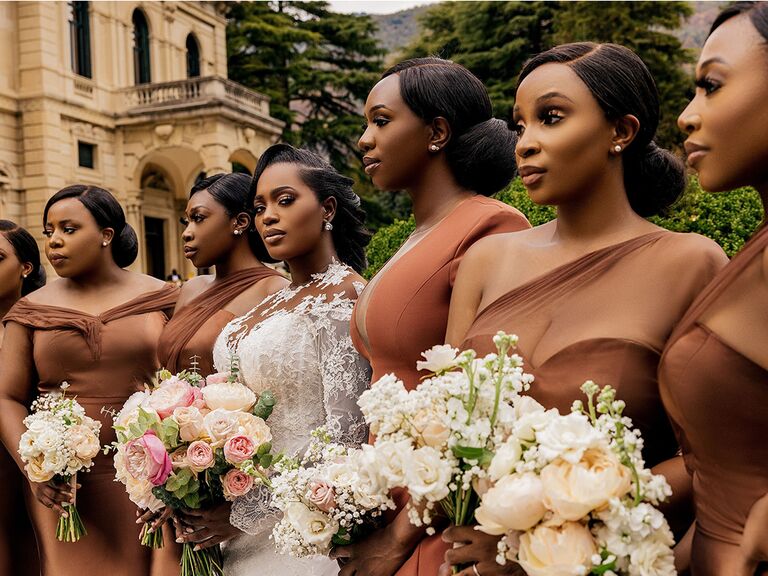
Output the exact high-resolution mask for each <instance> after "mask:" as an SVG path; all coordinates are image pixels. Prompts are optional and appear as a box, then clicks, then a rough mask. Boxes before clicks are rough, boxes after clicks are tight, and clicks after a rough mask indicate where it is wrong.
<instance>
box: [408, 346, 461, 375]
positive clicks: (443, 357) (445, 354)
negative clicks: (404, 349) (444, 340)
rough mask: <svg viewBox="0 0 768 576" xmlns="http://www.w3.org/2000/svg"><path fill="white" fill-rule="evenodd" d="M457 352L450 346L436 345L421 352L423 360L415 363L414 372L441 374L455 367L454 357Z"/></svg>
mask: <svg viewBox="0 0 768 576" xmlns="http://www.w3.org/2000/svg"><path fill="white" fill-rule="evenodd" d="M458 353H459V351H458V350H457V349H456V348H454V347H453V346H451V345H450V344H438V345H437V346H432V348H430V349H429V350H427V351H425V352H422V353H421V355H422V356H423V357H424V360H417V361H416V370H429V371H430V372H442V371H445V370H448V369H450V368H453V367H454V366H455V365H456V355H457V354H458Z"/></svg>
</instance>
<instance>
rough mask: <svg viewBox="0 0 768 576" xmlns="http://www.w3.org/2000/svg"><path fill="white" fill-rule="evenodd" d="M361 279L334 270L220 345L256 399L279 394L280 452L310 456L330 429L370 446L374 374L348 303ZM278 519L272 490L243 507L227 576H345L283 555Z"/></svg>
mask: <svg viewBox="0 0 768 576" xmlns="http://www.w3.org/2000/svg"><path fill="white" fill-rule="evenodd" d="M351 273H352V270H351V269H350V268H348V267H347V266H344V265H343V264H340V263H338V262H334V263H332V264H331V265H330V266H329V267H328V269H327V270H326V271H325V272H323V273H321V274H316V275H314V276H313V277H312V280H311V282H309V283H308V284H304V285H302V286H298V287H295V288H293V287H290V286H289V287H286V288H284V289H283V290H281V291H279V292H277V293H275V294H273V295H272V296H270V297H268V298H267V299H266V300H264V302H262V303H261V304H259V306H257V307H256V308H254V309H253V310H251V311H250V312H249V313H248V314H245V315H244V316H241V317H239V318H235V319H233V320H232V321H231V322H230V323H229V324H227V325H226V326H225V327H224V329H223V331H222V332H221V334H220V335H219V337H218V339H217V340H216V344H215V345H214V349H213V358H214V363H215V366H216V369H217V370H218V371H220V372H224V371H227V370H228V369H229V365H230V358H231V355H232V354H235V355H237V356H238V358H239V360H240V371H241V377H242V378H243V381H244V382H245V384H246V385H247V386H249V387H250V388H251V389H252V390H254V391H255V392H256V393H261V392H263V391H264V390H271V391H272V392H273V393H274V394H275V398H276V399H277V404H276V405H275V409H274V411H273V412H272V415H271V416H270V417H269V419H268V424H269V426H270V428H271V430H272V435H273V446H274V447H275V449H276V450H278V451H280V450H282V451H283V452H285V453H286V454H292V453H295V452H303V450H304V449H305V448H306V447H307V446H308V445H309V442H310V439H311V436H310V432H311V431H312V430H314V429H315V428H317V427H318V426H323V425H325V426H326V427H327V429H328V430H329V431H330V433H331V434H332V436H333V437H334V439H335V440H337V441H340V442H344V443H346V444H361V443H362V442H364V441H365V440H366V439H367V435H368V431H367V428H366V426H365V422H364V420H363V416H362V414H361V413H360V409H359V408H358V406H357V399H358V398H359V396H360V394H362V392H363V391H364V390H365V389H366V387H367V386H368V383H369V381H370V367H369V365H368V362H367V361H366V360H365V359H363V358H362V357H360V355H359V354H358V353H357V352H356V351H355V349H354V347H353V346H352V340H351V339H350V336H349V321H350V318H351V315H352V307H353V306H354V303H355V300H356V297H355V298H354V299H352V298H349V297H346V296H345V291H346V292H347V293H349V292H350V290H349V289H348V287H349V284H350V283H349V279H348V277H349V276H350V274H351ZM344 284H346V286H347V289H346V290H345V286H344ZM353 285H354V289H353V290H351V291H352V292H354V293H356V294H359V293H360V291H361V290H362V288H363V285H362V283H358V282H355V283H354V284H353ZM303 294H306V295H303ZM278 514H279V512H278V511H276V510H274V509H272V508H270V506H269V493H268V492H267V490H266V489H264V488H261V489H259V490H254V491H252V492H251V494H249V496H247V497H243V498H240V499H237V500H236V501H235V502H233V505H232V514H231V516H230V521H231V522H232V524H233V525H234V526H236V527H237V528H239V529H240V530H242V531H243V532H244V533H243V534H241V535H239V536H237V537H235V538H234V539H232V540H230V541H229V542H227V543H226V544H225V545H223V546H222V548H223V550H224V574H225V576H261V575H263V576H325V575H328V576H330V575H335V574H337V573H338V571H339V567H338V565H337V564H336V562H335V561H331V560H329V559H328V558H312V559H298V558H292V557H289V556H281V555H278V554H277V553H276V552H275V550H274V542H273V541H272V540H271V539H270V535H271V533H272V528H273V526H274V525H275V523H276V521H277V519H278V517H279V516H278Z"/></svg>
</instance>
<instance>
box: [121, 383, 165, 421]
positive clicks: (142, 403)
mask: <svg viewBox="0 0 768 576" xmlns="http://www.w3.org/2000/svg"><path fill="white" fill-rule="evenodd" d="M148 398H149V392H146V391H144V390H142V391H141V392H134V393H133V394H131V395H130V396H129V397H128V400H126V401H125V404H123V407H122V409H121V410H120V414H118V415H117V418H115V426H120V427H122V428H128V427H129V426H130V425H131V424H133V423H134V422H136V420H137V419H138V417H139V408H140V407H141V408H144V410H146V411H147V412H149V413H150V414H157V412H155V409H154V408H152V407H151V406H149V405H148V402H147V400H148Z"/></svg>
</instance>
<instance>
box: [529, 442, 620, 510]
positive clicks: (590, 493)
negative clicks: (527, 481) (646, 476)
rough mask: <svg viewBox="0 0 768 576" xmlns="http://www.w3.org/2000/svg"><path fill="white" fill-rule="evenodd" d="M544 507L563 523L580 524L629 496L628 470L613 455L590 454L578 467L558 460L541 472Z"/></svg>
mask: <svg viewBox="0 0 768 576" xmlns="http://www.w3.org/2000/svg"><path fill="white" fill-rule="evenodd" d="M541 481H542V483H543V485H544V504H545V505H546V506H547V508H549V509H550V510H552V511H553V512H554V513H555V515H556V516H557V517H558V518H560V519H562V520H574V521H575V520H581V519H582V518H584V516H586V515H587V514H589V513H590V512H592V511H593V510H599V509H600V508H602V507H604V506H606V505H607V504H608V501H609V500H610V499H611V498H617V497H621V496H623V495H624V494H626V493H627V492H629V490H630V488H631V487H632V479H631V475H630V472H629V469H628V468H627V467H626V466H624V465H622V464H621V462H619V459H618V457H617V456H616V455H615V454H614V453H613V452H612V451H610V449H609V450H608V451H603V450H595V449H592V450H587V451H586V452H584V456H583V458H582V459H581V461H579V462H578V463H577V464H571V463H570V462H567V461H565V460H555V461H554V462H552V463H551V464H549V465H547V466H545V467H544V469H543V470H542V471H541Z"/></svg>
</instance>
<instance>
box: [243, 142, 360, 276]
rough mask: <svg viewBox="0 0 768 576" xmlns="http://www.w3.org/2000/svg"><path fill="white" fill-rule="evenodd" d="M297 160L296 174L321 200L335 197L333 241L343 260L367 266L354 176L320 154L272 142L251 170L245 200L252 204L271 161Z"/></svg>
mask: <svg viewBox="0 0 768 576" xmlns="http://www.w3.org/2000/svg"><path fill="white" fill-rule="evenodd" d="M281 163H282V164H296V165H298V166H299V176H300V177H301V179H302V181H303V182H304V184H306V185H307V186H308V187H309V188H310V189H311V190H312V191H313V192H314V193H315V194H316V195H317V198H318V200H319V201H320V202H322V201H323V200H325V199H326V198H330V197H331V196H333V197H334V198H336V214H335V215H334V217H333V230H331V235H332V237H333V244H334V246H335V248H336V253H337V254H338V255H339V258H340V259H341V261H342V262H344V263H345V264H347V265H348V266H351V267H352V268H353V269H355V270H356V271H357V272H362V271H363V270H364V269H365V267H366V266H367V261H366V258H365V247H366V246H367V245H368V242H369V241H370V239H371V233H370V232H369V231H368V229H367V228H366V227H365V212H364V211H363V209H362V208H361V207H360V197H359V196H358V195H357V194H355V191H354V190H353V189H352V184H353V183H354V180H352V179H351V178H347V177H346V176H342V175H341V174H339V173H338V172H337V171H336V169H335V168H334V167H333V166H331V165H330V164H329V163H328V162H326V161H325V160H323V158H321V157H320V156H318V155H317V154H315V153H314V152H310V151H309V150H305V149H303V148H294V147H293V146H290V145H288V144H275V145H274V146H270V147H269V148H267V149H266V151H265V152H264V154H262V155H261V158H259V162H258V164H257V165H256V169H255V170H254V171H253V181H252V183H251V190H250V194H249V195H248V203H249V204H250V205H251V206H253V204H254V199H255V198H256V187H257V185H258V183H259V178H261V175H262V174H263V173H264V170H266V169H267V167H269V166H271V165H273V164H281Z"/></svg>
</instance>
